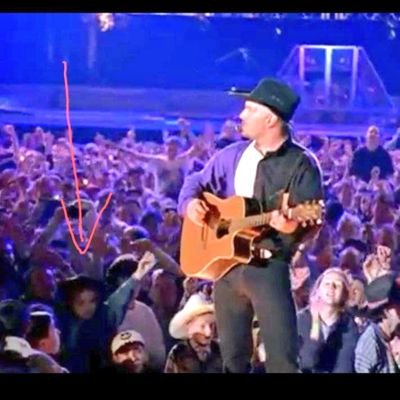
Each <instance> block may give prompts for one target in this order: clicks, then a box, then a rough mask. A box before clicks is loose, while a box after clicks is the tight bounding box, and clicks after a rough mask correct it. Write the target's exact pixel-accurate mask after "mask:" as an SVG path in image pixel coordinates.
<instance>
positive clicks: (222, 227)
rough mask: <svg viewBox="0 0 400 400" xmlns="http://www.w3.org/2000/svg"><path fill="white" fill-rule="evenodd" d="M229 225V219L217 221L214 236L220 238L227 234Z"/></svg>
mask: <svg viewBox="0 0 400 400" xmlns="http://www.w3.org/2000/svg"><path fill="white" fill-rule="evenodd" d="M229 226H230V221H227V220H225V219H222V220H220V221H219V224H218V226H217V231H216V236H217V238H218V239H221V238H222V237H224V236H226V235H228V234H229Z"/></svg>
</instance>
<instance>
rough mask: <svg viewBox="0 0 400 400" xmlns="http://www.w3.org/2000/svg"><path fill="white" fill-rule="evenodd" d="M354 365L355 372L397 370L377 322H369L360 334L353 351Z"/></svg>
mask: <svg viewBox="0 0 400 400" xmlns="http://www.w3.org/2000/svg"><path fill="white" fill-rule="evenodd" d="M354 367H355V371H356V372H357V373H378V374H388V373H392V374H393V373H395V372H397V366H396V364H395V362H394V360H393V357H392V356H391V353H390V352H389V350H388V347H387V344H386V341H385V339H384V338H383V335H382V331H381V330H380V328H379V326H378V325H377V324H374V323H371V324H370V325H369V326H368V327H367V329H366V330H365V331H364V333H363V334H362V335H361V336H360V339H359V340H358V343H357V346H356V351H355V365H354Z"/></svg>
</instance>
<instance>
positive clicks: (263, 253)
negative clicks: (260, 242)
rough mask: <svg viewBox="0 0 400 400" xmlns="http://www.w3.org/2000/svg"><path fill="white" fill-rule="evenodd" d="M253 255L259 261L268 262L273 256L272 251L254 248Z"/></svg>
mask: <svg viewBox="0 0 400 400" xmlns="http://www.w3.org/2000/svg"><path fill="white" fill-rule="evenodd" d="M252 254H253V257H254V258H257V259H259V260H268V259H270V258H271V257H272V255H273V254H272V253H271V251H270V250H268V249H262V248H253V249H252Z"/></svg>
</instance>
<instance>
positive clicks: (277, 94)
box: [229, 78, 300, 122]
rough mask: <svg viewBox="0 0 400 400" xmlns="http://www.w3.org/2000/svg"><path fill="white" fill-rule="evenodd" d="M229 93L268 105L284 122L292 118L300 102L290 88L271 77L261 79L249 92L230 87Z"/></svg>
mask: <svg viewBox="0 0 400 400" xmlns="http://www.w3.org/2000/svg"><path fill="white" fill-rule="evenodd" d="M229 93H230V94H232V95H238V96H241V97H244V98H245V99H246V100H250V101H254V102H255V103H259V104H262V105H264V106H267V107H269V108H270V109H271V110H272V111H273V112H274V113H275V114H277V115H278V116H279V117H280V118H282V119H283V120H284V121H285V122H289V121H290V120H291V119H292V117H293V115H294V113H295V111H296V109H297V107H298V105H299V104H300V97H299V96H298V95H297V94H296V93H295V92H294V91H293V89H292V88H290V87H289V86H288V85H286V84H285V83H283V82H280V81H278V80H276V79H271V78H264V79H262V80H261V81H260V82H259V83H258V85H257V86H256V87H255V88H254V89H253V90H252V91H251V92H246V91H243V90H237V89H236V88H232V89H231V90H230V91H229Z"/></svg>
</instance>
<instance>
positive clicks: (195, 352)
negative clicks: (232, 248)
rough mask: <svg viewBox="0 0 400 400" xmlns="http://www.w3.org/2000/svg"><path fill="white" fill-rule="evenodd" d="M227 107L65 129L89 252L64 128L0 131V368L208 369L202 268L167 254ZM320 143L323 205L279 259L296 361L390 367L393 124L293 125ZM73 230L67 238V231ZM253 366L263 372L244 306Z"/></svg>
mask: <svg viewBox="0 0 400 400" xmlns="http://www.w3.org/2000/svg"><path fill="white" fill-rule="evenodd" d="M236 125H237V123H236V122H235V121H233V120H227V121H226V122H225V123H224V124H223V126H222V127H221V129H220V132H218V133H217V132H216V131H215V130H214V126H213V125H212V124H211V123H206V124H205V126H204V129H203V131H202V132H193V131H192V130H191V127H190V123H189V122H188V121H187V120H185V119H181V120H180V121H179V130H178V131H177V132H171V133H169V134H165V135H164V137H165V140H164V143H163V144H161V145H159V144H156V143H153V142H138V141H137V140H136V137H135V130H134V129H131V130H129V131H128V132H127V133H126V135H125V136H124V137H123V139H121V140H120V141H118V142H116V141H113V140H108V139H106V137H104V136H103V135H101V134H100V133H98V134H96V136H95V138H94V140H93V142H91V143H87V144H83V145H79V144H74V147H73V152H74V161H75V164H76V169H77V171H76V174H77V178H78V181H79V197H80V199H81V201H82V224H83V236H84V237H83V239H84V242H85V243H86V242H87V240H88V237H89V234H90V232H91V231H92V227H93V225H94V223H95V221H96V218H97V216H98V214H99V212H100V210H101V209H102V208H103V206H104V204H105V202H106V199H107V198H108V196H109V194H110V193H112V197H111V201H110V203H109V205H108V207H107V208H106V209H105V211H104V213H103V214H102V216H101V218H100V220H99V225H98V228H97V229H96V231H95V234H94V236H93V240H92V242H91V246H90V248H89V250H88V252H87V253H85V254H80V252H79V251H78V250H77V248H76V247H75V246H74V243H73V241H72V238H71V234H70V231H69V229H68V225H67V223H66V220H65V215H64V211H63V209H62V207H61V203H60V200H61V199H64V201H65V202H66V203H67V211H68V216H69V218H70V221H71V228H72V232H73V233H74V235H75V237H76V238H79V235H80V229H79V228H80V227H79V208H78V203H77V200H76V199H77V193H76V185H75V176H74V171H73V168H72V165H71V152H70V145H69V140H68V134H67V132H66V133H65V135H62V136H61V137H56V136H55V135H54V134H52V133H51V132H45V131H44V130H43V129H42V128H40V127H37V128H35V129H34V130H33V131H32V132H28V133H24V132H18V133H17V131H16V128H15V127H14V126H12V125H5V126H3V127H2V130H1V133H0V139H1V142H0V219H1V222H0V300H1V301H0V372H22V373H28V372H30V373H31V372H39V373H40V372H52V373H68V372H69V373H87V372H92V373H160V372H165V373H183V372H189V373H190V372H192V373H193V372H196V373H218V372H223V370H224V367H223V362H222V358H221V354H220V349H219V344H218V332H217V329H216V322H215V309H214V303H213V283H212V282H208V281H204V280H200V279H196V278H188V277H185V276H184V275H183V274H182V272H181V271H180V267H179V247H180V233H181V224H182V219H181V216H180V215H179V214H178V204H177V203H178V198H179V193H180V189H181V187H182V185H183V182H184V179H185V177H186V176H188V175H189V174H192V173H195V172H196V171H199V170H201V169H202V168H203V167H204V166H205V164H206V163H207V161H208V160H209V159H210V158H211V157H212V156H213V154H215V153H216V152H217V151H219V150H220V149H222V148H224V147H226V146H229V145H230V144H232V143H234V142H236V141H238V140H241V137H240V135H239V133H238V131H237V129H236ZM292 135H293V137H294V139H295V140H296V141H298V142H299V143H301V144H302V145H303V146H305V147H307V148H309V149H311V150H312V151H313V152H314V154H315V155H316V157H317V158H318V160H319V162H320V165H321V168H322V172H323V177H324V187H325V204H326V215H325V219H324V223H323V225H322V227H321V229H320V230H319V232H318V234H317V235H316V236H314V237H313V238H312V239H311V240H309V241H307V242H305V243H303V244H302V245H301V246H300V247H299V249H298V251H297V252H296V254H295V257H294V258H293V261H292V267H291V283H292V293H293V296H294V299H295V303H296V307H297V310H298V320H297V324H298V327H297V328H298V339H299V342H298V346H299V365H300V369H301V371H302V372H310V373H316V372H323V373H332V372H348V373H350V372H357V373H362V372H383V373H385V372H397V371H398V368H399V365H400V364H399V363H400V339H399V338H400V336H399V334H400V331H399V328H400V282H399V281H398V280H397V278H396V273H397V272H398V269H399V267H398V265H399V264H398V262H399V256H400V240H399V239H400V213H399V206H400V169H399V166H400V163H399V162H398V161H400V131H399V132H397V133H396V134H395V135H394V136H393V138H392V139H391V140H390V141H387V142H384V140H383V138H382V137H381V135H380V131H379V127H377V126H370V127H368V128H367V129H366V136H365V140H363V139H361V138H360V139H358V138H357V139H342V138H334V137H321V136H315V137H311V136H309V135H298V134H296V132H292ZM77 241H78V242H79V240H77ZM253 347H254V352H253V359H252V371H253V372H254V373H258V372H268V349H267V348H265V346H264V345H263V343H262V340H261V339H260V335H259V324H258V321H257V318H255V319H254V321H253Z"/></svg>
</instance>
